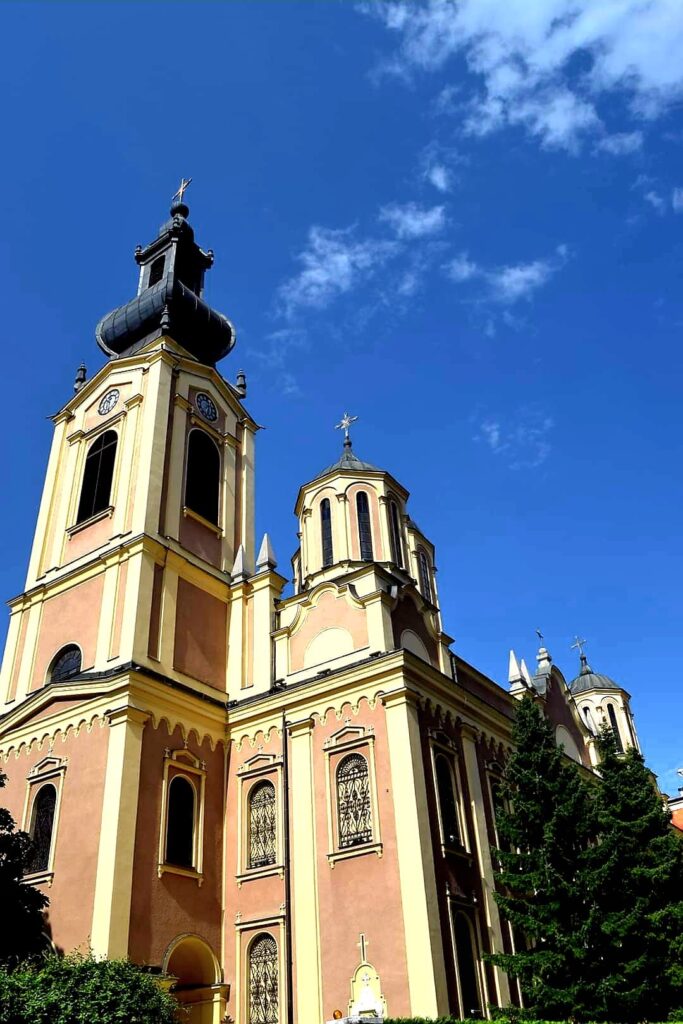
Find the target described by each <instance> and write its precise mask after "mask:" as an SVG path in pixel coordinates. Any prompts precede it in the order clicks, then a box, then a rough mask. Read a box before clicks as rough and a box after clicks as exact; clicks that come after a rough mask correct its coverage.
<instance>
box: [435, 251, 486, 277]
mask: <svg viewBox="0 0 683 1024" xmlns="http://www.w3.org/2000/svg"><path fill="white" fill-rule="evenodd" d="M444 270H445V271H446V275H447V276H448V277H450V279H451V281H455V282H456V283H457V284H459V283H460V282H461V281H469V280H470V278H472V277H476V276H477V275H478V274H480V273H481V271H480V269H479V267H478V266H477V264H476V263H473V262H472V261H471V260H470V258H469V256H468V255H467V253H466V252H461V253H460V254H459V255H458V256H456V257H455V259H452V260H450V261H449V262H448V263H447V264H446V265H445V267H444Z"/></svg>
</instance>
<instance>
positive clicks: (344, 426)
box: [334, 412, 358, 443]
mask: <svg viewBox="0 0 683 1024" xmlns="http://www.w3.org/2000/svg"><path fill="white" fill-rule="evenodd" d="M357 419H358V417H357V416H349V414H348V412H345V413H344V415H343V416H342V418H341V422H340V423H337V425H336V427H335V428H334V429H335V430H343V431H344V442H347V441H348V442H349V443H350V442H351V438H350V437H349V427H350V426H351V424H352V423H355V422H356V420H357Z"/></svg>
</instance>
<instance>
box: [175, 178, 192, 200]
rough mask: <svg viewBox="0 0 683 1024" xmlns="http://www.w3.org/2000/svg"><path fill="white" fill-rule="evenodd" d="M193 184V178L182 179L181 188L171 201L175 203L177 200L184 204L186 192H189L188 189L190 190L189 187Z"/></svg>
mask: <svg viewBox="0 0 683 1024" xmlns="http://www.w3.org/2000/svg"><path fill="white" fill-rule="evenodd" d="M191 182H192V178H181V179H180V188H179V189H178V191H177V192H176V194H175V195H174V196H173V199H172V200H171V201H172V202H175V201H176V199H177V200H178V202H179V203H182V201H183V196H184V195H185V192H186V191H187V188H188V186H189V185H190V183H191Z"/></svg>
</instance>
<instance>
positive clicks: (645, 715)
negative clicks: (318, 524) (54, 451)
mask: <svg viewBox="0 0 683 1024" xmlns="http://www.w3.org/2000/svg"><path fill="white" fill-rule="evenodd" d="M3 32H4V39H5V47H4V52H3V61H2V65H1V66H0V84H1V86H2V91H3V95H4V96H5V104H4V111H3V139H4V147H3V149H4V158H3V161H2V165H1V168H0V174H1V175H2V179H3V182H2V185H3V187H2V194H3V230H2V233H1V234H2V238H1V239H0V271H1V276H2V281H3V286H4V288H3V291H4V295H3V304H2V306H3V311H4V324H3V334H4V341H3V364H4V375H5V382H6V389H7V393H6V399H5V401H6V407H5V423H6V425H7V428H8V429H9V430H11V434H9V435H8V436H7V437H6V439H5V444H3V445H2V446H1V450H0V478H1V479H2V480H4V481H5V494H6V495H7V496H9V495H10V494H11V500H9V501H5V502H4V503H3V505H2V507H1V508H0V526H1V527H2V534H3V536H5V537H6V538H7V543H6V545H5V546H4V551H3V557H2V560H1V564H0V593H2V595H5V596H7V597H9V596H11V595H14V594H16V593H17V592H19V591H20V590H21V588H22V585H23V578H24V572H25V567H26V562H27V558H28V551H29V546H30V542H31V537H32V531H33V525H34V517H35V513H36V509H37V503H38V500H39V495H40V488H41V485H42V477H43V473H44V467H45V462H46V458H47V452H48V445H49V440H50V435H51V425H50V422H49V420H48V419H47V417H48V415H49V414H50V413H51V412H53V411H55V410H56V409H57V408H59V407H60V406H61V405H62V404H63V403H64V401H65V400H66V399H68V397H69V395H70V393H71V386H72V381H73V375H74V371H75V368H76V366H77V365H78V363H79V362H80V361H81V360H85V362H86V363H87V365H88V369H89V371H90V372H92V371H94V370H96V369H97V368H98V367H99V366H100V365H101V362H102V360H101V358H100V356H99V354H98V351H97V349H96V347H95V342H94V327H95V324H96V322H97V320H98V319H99V317H100V316H101V315H102V314H103V313H105V312H107V311H108V310H109V309H111V308H112V307H113V306H115V305H117V304H119V303H121V302H123V301H125V300H126V299H128V298H129V297H130V296H131V295H132V294H133V292H134V289H135V283H136V274H135V270H136V268H135V264H134V262H133V257H132V253H133V249H134V246H135V245H136V244H137V243H143V244H144V243H146V242H148V241H149V240H150V239H151V238H152V237H153V236H154V234H155V233H156V230H157V228H158V225H159V224H160V223H161V221H162V220H163V219H164V218H165V216H166V213H167V208H168V203H169V200H170V197H171V195H172V193H173V191H174V190H175V189H176V188H177V184H178V181H179V180H180V177H181V175H186V176H187V175H191V176H192V177H193V179H194V180H193V184H192V186H191V189H190V191H189V192H188V201H189V204H190V207H191V220H192V223H193V225H194V227H195V229H196V231H197V235H198V240H199V241H200V244H202V245H203V246H204V247H207V248H208V247H213V248H214V249H215V251H216V257H217V258H216V264H215V267H214V269H213V270H212V271H211V273H210V274H209V276H208V287H207V293H208V297H209V299H210V301H211V302H212V304H214V305H215V306H216V307H217V308H219V309H220V310H222V311H224V312H225V313H227V314H228V315H229V316H230V317H231V318H232V320H233V322H234V323H235V324H236V327H237V331H238V343H237V348H236V349H235V352H234V353H233V354H232V355H231V356H230V357H229V358H228V359H227V360H225V361H224V363H223V364H221V367H220V368H221V370H222V371H223V373H224V374H225V375H226V376H227V377H228V378H230V379H234V377H235V374H236V372H237V370H238V369H240V368H244V369H245V370H246V372H247V376H248V380H249V398H248V405H249V407H250V410H251V411H252V413H253V415H254V416H255V418H256V419H257V421H258V422H259V423H261V424H263V426H264V427H265V429H264V430H263V431H262V432H261V434H260V435H259V438H258V449H257V468H258V490H257V503H258V509H257V520H258V528H259V530H260V531H263V530H265V529H267V530H268V531H269V532H270V533H271V536H272V538H273V541H274V544H275V548H276V551H277V553H278V556H279V558H280V564H281V567H282V566H284V568H285V572H287V571H288V560H289V557H290V555H291V553H292V551H293V549H294V547H295V544H296V536H295V532H296V521H295V519H294V517H293V515H292V507H293V503H294V499H295V497H296V492H297V488H298V486H299V484H300V483H302V482H303V481H305V480H307V479H309V478H311V477H312V476H314V475H315V474H316V473H317V472H318V471H319V470H320V469H321V468H322V467H323V466H325V465H326V464H328V463H329V462H330V461H331V460H332V458H334V457H335V455H336V452H337V451H338V449H339V447H340V441H341V438H340V435H339V432H336V433H335V431H334V429H333V427H334V424H335V423H337V422H338V420H339V418H340V416H341V414H342V412H343V411H344V410H345V409H348V410H349V411H350V412H351V413H354V414H357V415H358V416H359V417H360V419H359V421H358V423H357V424H356V426H355V429H354V433H353V438H354V447H355V450H356V451H357V453H358V454H359V455H360V456H361V457H362V458H365V459H367V460H368V461H371V462H374V463H376V464H378V465H382V466H385V467H387V468H388V469H390V470H391V472H392V473H393V474H394V475H395V476H396V477H397V478H398V479H399V480H401V481H402V483H403V484H404V485H405V486H406V487H407V488H409V490H410V491H411V493H412V499H411V506H410V507H411V512H412V515H413V517H414V518H415V519H416V520H417V521H418V522H419V523H420V525H421V526H422V528H423V529H424V530H425V531H426V532H427V534H428V535H429V536H430V537H431V538H432V539H433V541H434V543H435V544H436V549H437V564H438V569H439V586H440V596H441V602H442V608H443V613H444V624H445V628H446V630H447V631H448V632H450V633H451V634H452V635H454V636H455V637H456V645H455V646H456V650H457V651H458V652H459V653H460V654H461V655H462V656H463V657H464V658H466V659H467V660H468V661H470V662H473V663H474V664H476V665H477V666H478V667H479V668H481V669H482V670H483V671H485V672H487V673H489V674H490V675H492V676H493V678H495V679H497V680H498V681H500V682H503V683H505V676H506V670H507V655H508V650H509V648H510V647H514V648H515V650H516V651H517V653H518V655H519V656H525V657H526V659H527V661H528V662H529V663H532V662H533V657H534V652H535V648H536V646H537V645H536V638H535V633H534V630H535V628H536V627H540V628H541V629H542V630H543V632H544V634H545V636H546V642H547V645H548V647H549V648H550V651H551V653H552V655H553V657H554V659H555V661H556V662H557V663H558V665H559V666H560V668H561V669H562V670H563V671H564V672H565V675H566V676H567V677H568V678H571V676H573V675H574V673H575V668H576V667H577V659H576V654H575V652H572V651H570V649H569V645H570V643H571V642H572V637H573V636H574V634H575V633H577V632H579V633H581V634H582V635H583V636H586V637H587V638H588V640H589V646H588V648H587V653H588V654H589V658H590V661H591V663H592V664H593V667H594V668H595V669H596V670H599V671H601V672H604V673H606V674H608V675H611V676H613V677H614V678H615V679H617V680H619V681H620V682H621V683H622V685H624V686H625V687H626V688H627V689H628V690H629V691H630V692H631V693H632V695H633V707H634V711H635V716H636V723H637V726H638V729H639V733H640V737H641V741H642V743H643V746H644V749H645V753H646V755H647V758H648V760H649V762H650V764H651V765H652V767H653V768H654V769H655V770H656V771H657V772H658V773H659V774H660V782H661V784H662V785H663V787H664V788H665V789H667V790H668V791H669V792H673V791H674V790H675V788H676V784H677V781H680V780H677V779H676V775H675V769H676V768H677V767H679V766H681V765H683V751H682V750H681V745H680V723H681V704H682V702H681V678H682V676H683V646H682V645H681V631H680V619H681V596H680V583H681V575H682V574H681V569H682V568H683V566H682V555H681V540H680V538H681V508H682V505H683V501H682V499H683V484H682V482H681V474H680V464H681V458H680V456H681V429H680V394H681V383H682V381H681V355H680V348H681V337H682V336H683V294H682V289H681V284H682V280H683V272H682V267H683V244H682V228H683V167H682V166H681V152H682V147H683V117H682V108H681V100H682V99H683V10H682V9H681V7H680V3H679V2H678V0H651V2H647V0H646V2H642V0H619V2H616V3H607V2H606V0H571V2H570V0H506V2H505V3H504V4H502V3H501V2H500V0H498V2H493V0H476V2H475V0H463V2H462V3H461V4H455V3H450V2H440V3H437V2H432V3H427V4H422V5H419V6H406V5H397V4H393V5H387V6H376V5H369V4H367V5H366V4H359V5H356V4H353V3H350V2H349V3H331V2H330V3H324V4H323V3H288V2H279V3H260V2H249V3H246V2H244V3H230V4H222V5H220V4H201V3H193V4H192V5H189V4H188V5H185V4H182V3H173V4H171V3H169V4H162V3H150V4H143V3H136V4H119V5H110V4H106V3H98V4H90V5H86V4H82V3H77V4H61V3H51V4H47V5H41V4H29V3H26V4H22V5H19V4H16V5H6V6H5V7H4V9H3ZM3 629H4V623H3Z"/></svg>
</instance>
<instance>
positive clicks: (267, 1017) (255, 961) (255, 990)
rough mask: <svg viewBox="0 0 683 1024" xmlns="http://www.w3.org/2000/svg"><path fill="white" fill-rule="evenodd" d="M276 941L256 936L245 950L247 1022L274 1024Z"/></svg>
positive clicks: (276, 1003) (275, 1017)
mask: <svg viewBox="0 0 683 1024" xmlns="http://www.w3.org/2000/svg"><path fill="white" fill-rule="evenodd" d="M278 973H279V972H278V962H277V943H276V942H275V939H274V938H273V936H272V935H259V936H257V938H255V939H254V941H253V942H252V944H251V949H250V950H249V1024H278V1020H279V1015H278V1011H279V1005H278V1004H279V991H278V990H279V983H278Z"/></svg>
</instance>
